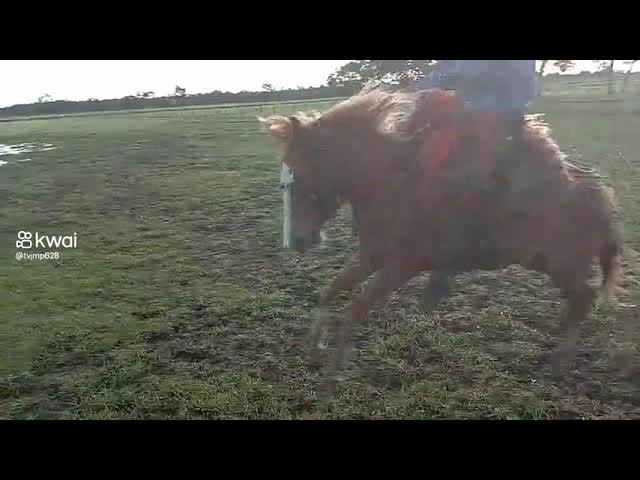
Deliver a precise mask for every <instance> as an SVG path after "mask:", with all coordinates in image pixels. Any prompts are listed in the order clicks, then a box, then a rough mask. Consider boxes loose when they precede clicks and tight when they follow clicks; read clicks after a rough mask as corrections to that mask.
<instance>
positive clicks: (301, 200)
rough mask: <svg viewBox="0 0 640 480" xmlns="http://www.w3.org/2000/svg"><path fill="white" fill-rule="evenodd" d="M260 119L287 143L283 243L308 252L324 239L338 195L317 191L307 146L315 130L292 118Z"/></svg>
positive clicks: (283, 167) (283, 172)
mask: <svg viewBox="0 0 640 480" xmlns="http://www.w3.org/2000/svg"><path fill="white" fill-rule="evenodd" d="M260 122H261V124H262V125H263V127H266V129H267V131H268V132H269V133H270V134H271V135H273V136H274V137H276V138H277V139H279V140H280V141H282V142H283V143H284V145H285V154H284V157H283V160H282V164H281V170H280V181H281V187H282V190H283V197H282V198H283V209H284V221H283V229H282V234H283V246H284V247H285V248H290V247H293V248H295V250H297V251H299V252H305V251H307V250H309V249H310V248H312V247H314V246H315V245H317V244H318V243H320V242H321V241H322V240H323V235H322V233H321V227H322V225H323V224H324V222H326V221H327V220H328V219H329V218H330V217H331V216H332V215H333V214H334V213H335V212H336V211H337V208H338V206H339V204H338V199H337V195H336V194H335V193H334V192H331V191H329V192H324V191H318V185H317V183H319V182H318V181H317V180H318V170H317V166H316V165H314V164H313V163H311V162H312V159H311V155H310V154H309V153H308V151H309V148H308V145H307V142H309V140H310V139H313V131H312V130H310V129H309V128H308V127H307V126H305V125H304V124H303V123H301V121H300V120H298V119H296V118H293V117H291V118H285V117H280V116H273V117H269V118H268V119H260ZM298 173H300V175H299V174H298ZM321 186H322V187H324V185H321Z"/></svg>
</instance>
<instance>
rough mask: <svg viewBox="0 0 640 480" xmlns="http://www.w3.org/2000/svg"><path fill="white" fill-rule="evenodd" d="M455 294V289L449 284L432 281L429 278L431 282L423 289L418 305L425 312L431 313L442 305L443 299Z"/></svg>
mask: <svg viewBox="0 0 640 480" xmlns="http://www.w3.org/2000/svg"><path fill="white" fill-rule="evenodd" d="M452 295H453V290H452V288H451V286H449V285H448V284H440V283H439V282H438V283H432V281H431V280H429V284H428V285H427V286H426V287H425V288H424V290H423V291H422V295H421V296H420V301H419V303H418V306H419V307H420V310H422V312H423V313H431V312H432V311H433V310H435V309H436V307H437V306H438V305H440V304H441V303H442V302H443V301H445V300H447V299H448V298H450V297H451V296H452Z"/></svg>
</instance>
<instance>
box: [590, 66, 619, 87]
mask: <svg viewBox="0 0 640 480" xmlns="http://www.w3.org/2000/svg"><path fill="white" fill-rule="evenodd" d="M594 62H596V65H597V66H598V72H603V73H606V75H607V77H608V80H609V88H608V93H609V95H613V93H614V89H613V81H614V80H615V72H614V68H615V63H616V61H615V60H594Z"/></svg>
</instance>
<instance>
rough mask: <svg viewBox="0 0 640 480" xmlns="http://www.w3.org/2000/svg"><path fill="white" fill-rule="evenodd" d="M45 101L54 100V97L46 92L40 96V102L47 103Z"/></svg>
mask: <svg viewBox="0 0 640 480" xmlns="http://www.w3.org/2000/svg"><path fill="white" fill-rule="evenodd" d="M45 102H53V97H52V96H51V95H49V94H48V93H45V94H44V95H42V96H41V97H38V103H45Z"/></svg>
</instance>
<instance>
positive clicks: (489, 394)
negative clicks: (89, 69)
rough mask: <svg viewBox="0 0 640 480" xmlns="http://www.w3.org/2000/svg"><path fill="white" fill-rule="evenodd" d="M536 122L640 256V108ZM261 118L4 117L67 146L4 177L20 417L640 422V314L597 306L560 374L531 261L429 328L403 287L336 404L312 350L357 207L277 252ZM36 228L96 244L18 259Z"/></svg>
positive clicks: (2, 389)
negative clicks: (320, 298) (593, 185)
mask: <svg viewBox="0 0 640 480" xmlns="http://www.w3.org/2000/svg"><path fill="white" fill-rule="evenodd" d="M327 105H328V104H324V105H323V104H314V105H313V106H311V107H312V108H313V109H322V108H323V107H326V106H327ZM272 108H273V109H275V110H276V111H278V112H290V111H296V110H299V109H300V108H301V107H300V106H299V105H283V106H278V107H272V106H270V107H269V109H272ZM536 109H537V110H543V111H546V112H547V113H548V120H549V121H550V122H551V124H552V126H553V127H554V130H555V133H556V137H557V138H558V140H559V142H560V144H561V145H562V146H563V148H564V149H565V150H567V151H568V152H569V153H571V154H572V155H574V156H577V157H578V158H579V159H580V160H581V161H583V162H587V163H592V164H594V165H596V166H597V167H598V168H599V169H600V171H601V172H602V173H603V174H606V175H607V176H608V178H609V180H610V182H611V183H612V184H613V185H614V186H615V187H616V188H617V189H618V190H619V193H620V195H621V199H622V208H621V213H620V218H621V221H622V224H623V225H624V228H625V235H626V239H627V241H628V244H629V245H630V246H631V247H633V248H636V249H640V245H639V243H640V222H639V220H640V204H638V201H639V200H638V198H640V197H638V196H637V195H635V192H636V191H637V189H638V187H640V185H639V183H640V176H639V174H640V167H639V165H640V158H638V152H640V136H639V135H638V133H637V132H640V117H639V116H638V114H637V113H634V112H633V111H632V109H628V108H621V106H620V105H617V104H608V103H607V104H600V103H597V102H592V103H589V104H588V105H585V104H584V103H568V102H564V103H562V104H555V103H553V101H552V100H545V101H544V103H541V104H539V105H537V106H536ZM258 112H259V107H255V106H254V107H251V106H243V107H241V108H237V109H234V108H227V109H193V110H166V111H153V112H144V113H139V112H138V113H136V114H135V115H126V114H121V115H93V116H86V117H68V118H61V119H48V120H47V119H44V120H43V119H38V120H37V121H36V120H33V121H28V120H27V121H20V122H4V123H0V143H4V144H16V143H22V142H43V143H52V144H54V145H56V146H58V147H60V148H59V149H57V150H51V151H47V152H33V153H29V154H25V155H23V157H28V158H31V161H30V162H24V163H17V162H16V161H15V160H16V159H15V158H13V157H3V159H4V160H8V161H9V162H10V163H9V164H7V165H3V166H0V195H1V197H0V199H1V202H0V217H1V218H2V222H0V259H2V260H1V261H0V417H1V418H98V419H110V418H302V419H307V418H309V419H311V418H525V419H529V418H533V419H546V418H637V417H638V416H639V415H638V414H639V413H640V409H639V407H640V404H639V403H638V396H637V386H638V375H637V372H638V365H639V364H638V357H637V353H636V351H635V350H634V348H635V343H636V339H637V338H638V337H637V333H636V327H635V325H634V320H636V319H635V316H634V315H635V313H634V310H633V309H628V308H627V309H625V308H622V309H620V310H619V311H615V312H611V311H600V310H598V311H596V312H595V314H594V316H593V318H592V319H591V320H590V321H589V323H588V325H586V333H585V339H584V343H583V345H582V353H581V355H580V358H579V360H578V362H577V364H576V366H575V368H574V370H572V371H571V372H570V373H569V374H568V375H567V376H566V378H564V379H563V381H554V380H552V379H551V377H550V373H549V368H548V365H547V363H548V362H547V358H548V355H549V352H550V350H551V348H552V343H553V341H554V340H555V338H556V337H555V335H556V326H555V322H554V318H555V316H556V315H557V313H558V310H559V305H558V301H559V298H558V295H557V292H555V291H554V290H552V289H551V288H550V285H549V282H548V281H547V279H546V278H544V277H541V276H537V275H533V274H530V273H527V272H523V271H522V270H519V269H510V270H509V271H508V272H506V273H501V274H498V273H491V274H483V275H482V276H480V277H478V278H474V277H473V276H466V277H464V278H461V279H460V281H459V285H458V287H457V289H456V295H455V296H454V298H453V299H452V300H451V301H449V302H448V303H447V304H446V305H444V306H443V308H442V309H441V310H440V311H438V312H437V313H435V314H433V315H429V316H425V315H423V314H421V313H420V312H419V310H418V308H417V306H416V303H417V302H416V297H417V292H418V289H419V288H420V285H421V281H420V280H416V281H414V282H412V283H411V285H409V286H408V287H407V288H406V289H404V290H403V291H402V292H399V293H397V294H395V295H393V296H392V297H391V299H390V301H389V302H387V303H386V305H383V306H380V307H379V308H378V309H376V311H375V312H373V313H372V315H371V320H370V322H369V324H368V325H366V326H364V327H363V328H362V329H360V330H359V331H358V349H357V350H356V352H355V353H354V357H353V363H352V368H351V369H350V372H349V373H348V376H347V379H346V380H345V382H344V383H343V384H342V385H341V386H340V390H339V395H338V397H337V398H336V400H335V401H334V402H332V403H331V404H330V405H329V406H328V407H327V408H325V407H322V406H320V405H319V404H318V403H317V402H316V389H317V387H318V382H319V378H318V373H317V372H315V371H313V370H310V369H309V368H308V366H307V361H306V359H307V352H306V350H305V348H306V346H305V344H304V340H305V336H306V334H307V329H308V327H309V324H310V316H311V310H312V308H313V305H314V304H315V301H316V297H317V294H318V291H319V289H320V288H322V287H323V286H325V285H326V284H327V283H328V282H329V281H330V280H331V279H332V278H333V277H334V276H335V275H336V273H337V272H338V271H339V270H340V268H341V267H342V266H343V265H344V263H345V261H346V260H347V259H348V258H349V256H350V255H351V254H353V253H354V252H355V245H354V242H353V239H352V237H351V235H350V223H349V217H348V214H347V212H341V214H340V215H339V217H338V218H337V219H336V220H335V221H332V222H331V225H330V227H331V228H330V231H329V233H330V241H329V242H328V243H327V244H326V245H324V246H323V247H321V248H319V249H317V250H316V251H313V252H311V253H309V254H307V255H305V256H297V255H293V254H290V253H287V252H284V251H282V250H281V249H280V231H281V217H280V212H281V197H280V190H279V185H278V182H279V159H278V148H277V145H275V143H274V142H272V141H271V140H270V139H269V138H266V137H265V136H264V135H262V134H260V133H259V132H258V125H257V122H256V120H255V116H256V114H257V113H258ZM621 158H624V159H625V161H623V160H621ZM20 230H29V231H32V232H35V231H39V232H40V233H43V234H49V235H69V234H72V233H73V232H77V234H78V248H77V249H74V250H63V249H61V250H60V251H61V253H62V258H61V259H60V260H57V261H54V260H48V261H27V260H25V261H22V262H19V261H17V260H16V259H15V258H14V257H15V253H16V249H15V240H16V239H17V232H18V231H20ZM494 284H495V285H494ZM630 286H631V287H633V284H630ZM627 297H628V298H623V300H625V301H627V302H633V301H635V300H636V298H635V297H636V295H635V293H634V289H633V288H630V293H629V294H628V295H627ZM341 309H342V310H343V309H344V306H342V307H341ZM341 309H339V310H341ZM622 366H625V367H626V371H622V370H621V368H622Z"/></svg>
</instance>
